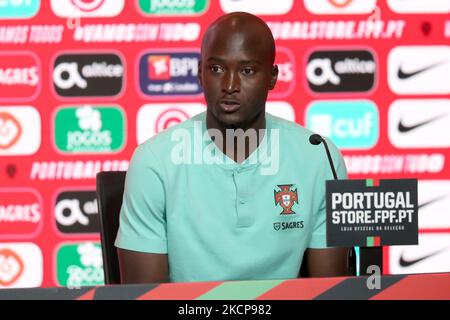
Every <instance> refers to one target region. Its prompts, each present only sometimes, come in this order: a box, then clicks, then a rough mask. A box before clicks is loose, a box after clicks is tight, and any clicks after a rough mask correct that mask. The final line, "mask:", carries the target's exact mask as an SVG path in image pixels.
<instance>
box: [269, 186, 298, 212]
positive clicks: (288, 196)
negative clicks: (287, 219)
mask: <svg viewBox="0 0 450 320" xmlns="http://www.w3.org/2000/svg"><path fill="white" fill-rule="evenodd" d="M292 186H293V185H292V184H281V185H278V188H280V191H275V190H274V191H273V192H274V194H275V206H276V205H277V204H280V206H281V207H282V208H283V211H282V212H281V213H280V214H295V212H294V211H293V210H292V206H293V205H294V202H296V203H297V204H298V195H297V189H295V190H291V187H292Z"/></svg>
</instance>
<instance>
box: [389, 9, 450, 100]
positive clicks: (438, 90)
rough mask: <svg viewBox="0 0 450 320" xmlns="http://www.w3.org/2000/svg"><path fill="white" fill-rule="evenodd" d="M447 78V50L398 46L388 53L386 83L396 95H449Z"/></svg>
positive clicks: (449, 59)
mask: <svg viewBox="0 0 450 320" xmlns="http://www.w3.org/2000/svg"><path fill="white" fill-rule="evenodd" d="M427 5H428V3H427ZM449 74H450V46H399V47H395V48H394V49H392V50H391V52H389V55H388V83H389V87H390V88H391V90H392V91H393V92H395V93H397V94H413V95H417V94H443V95H448V94H450V81H448V75H449ZM436 79H442V81H437V80H436ZM445 79H447V81H446V80H445Z"/></svg>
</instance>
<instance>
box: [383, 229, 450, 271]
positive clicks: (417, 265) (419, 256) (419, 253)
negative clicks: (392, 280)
mask: <svg viewBox="0 0 450 320" xmlns="http://www.w3.org/2000/svg"><path fill="white" fill-rule="evenodd" d="M388 252H389V254H388V257H389V260H388V261H389V273H391V274H410V273H434V272H436V273H437V272H450V233H431V234H427V233H421V234H419V245H415V246H390V247H389V251H388Z"/></svg>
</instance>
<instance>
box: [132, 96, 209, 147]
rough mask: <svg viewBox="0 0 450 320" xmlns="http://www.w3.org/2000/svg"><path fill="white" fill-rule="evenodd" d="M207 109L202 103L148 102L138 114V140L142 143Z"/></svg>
mask: <svg viewBox="0 0 450 320" xmlns="http://www.w3.org/2000/svg"><path fill="white" fill-rule="evenodd" d="M205 110H206V106H205V105H203V104H201V103H165V104H156V103H155V104H146V105H144V106H142V108H141V109H139V111H138V114H137V120H136V122H137V140H138V141H137V142H138V144H141V143H143V142H144V141H146V140H147V139H149V138H151V137H152V136H154V135H156V134H158V133H160V132H162V131H164V130H165V129H168V128H170V127H172V126H174V125H177V124H179V123H181V122H183V121H185V120H187V119H189V118H191V117H193V116H195V115H197V114H199V113H201V112H203V111H205Z"/></svg>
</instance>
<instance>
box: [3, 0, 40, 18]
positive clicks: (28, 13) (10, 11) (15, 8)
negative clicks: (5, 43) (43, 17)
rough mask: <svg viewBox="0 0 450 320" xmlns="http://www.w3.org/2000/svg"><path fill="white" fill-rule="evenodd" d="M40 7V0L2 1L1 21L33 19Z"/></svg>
mask: <svg viewBox="0 0 450 320" xmlns="http://www.w3.org/2000/svg"><path fill="white" fill-rule="evenodd" d="M40 6H41V1H40V0H3V1H0V19H28V18H32V17H33V16H35V15H36V14H37V13H38V11H39V8H40Z"/></svg>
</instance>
